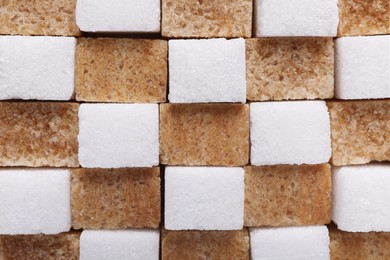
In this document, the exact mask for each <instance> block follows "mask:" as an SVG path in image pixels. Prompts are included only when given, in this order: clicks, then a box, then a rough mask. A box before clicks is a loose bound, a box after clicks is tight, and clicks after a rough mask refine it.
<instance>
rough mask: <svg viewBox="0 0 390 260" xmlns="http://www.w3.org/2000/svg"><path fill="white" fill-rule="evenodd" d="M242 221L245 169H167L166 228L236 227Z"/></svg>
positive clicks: (227, 228)
mask: <svg viewBox="0 0 390 260" xmlns="http://www.w3.org/2000/svg"><path fill="white" fill-rule="evenodd" d="M243 223H244V169H243V168H233V167H167V168H166V171H165V228H166V229H170V230H187V229H188V230H237V229H242V227H243Z"/></svg>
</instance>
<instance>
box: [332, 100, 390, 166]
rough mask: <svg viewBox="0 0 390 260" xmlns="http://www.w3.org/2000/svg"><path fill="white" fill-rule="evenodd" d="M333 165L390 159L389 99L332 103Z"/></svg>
mask: <svg viewBox="0 0 390 260" xmlns="http://www.w3.org/2000/svg"><path fill="white" fill-rule="evenodd" d="M328 107H329V112H330V123H331V129H332V159H331V162H332V164H334V165H338V166H341V165H350V164H365V163H368V162H371V161H389V160H390V139H389V138H390V113H389V111H390V100H375V101H349V102H337V101H336V102H335V101H332V102H329V103H328Z"/></svg>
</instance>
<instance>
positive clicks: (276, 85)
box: [246, 38, 334, 101]
mask: <svg viewBox="0 0 390 260" xmlns="http://www.w3.org/2000/svg"><path fill="white" fill-rule="evenodd" d="M333 76H334V48H333V40H332V38H257V39H247V40H246V80H247V99H249V100H252V101H265V100H289V99H326V98H332V97H333V94H334V79H333Z"/></svg>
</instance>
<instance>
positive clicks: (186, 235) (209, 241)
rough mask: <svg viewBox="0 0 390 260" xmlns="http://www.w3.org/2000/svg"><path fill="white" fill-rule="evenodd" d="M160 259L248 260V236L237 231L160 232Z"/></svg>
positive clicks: (246, 233) (246, 232)
mask: <svg viewBox="0 0 390 260" xmlns="http://www.w3.org/2000/svg"><path fill="white" fill-rule="evenodd" d="M161 250H162V259H163V260H167V259H170V260H174V259H178V260H179V259H194V260H195V259H242V260H249V259H250V258H249V234H248V231H247V230H246V229H243V230H237V231H167V230H163V231H162V249H161Z"/></svg>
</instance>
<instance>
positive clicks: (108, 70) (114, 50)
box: [76, 38, 168, 103]
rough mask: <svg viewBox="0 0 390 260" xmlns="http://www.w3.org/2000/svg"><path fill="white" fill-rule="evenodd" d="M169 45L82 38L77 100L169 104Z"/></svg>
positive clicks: (156, 41)
mask: <svg viewBox="0 0 390 260" xmlns="http://www.w3.org/2000/svg"><path fill="white" fill-rule="evenodd" d="M167 46H168V45H167V41H165V40H143V39H120V38H115V39H114V38H94V39H93V38H79V39H78V42H77V49H76V99H77V100H78V101H89V102H133V103H159V102H165V100H166V88H167V74H168V72H167V48H168V47H167Z"/></svg>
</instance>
